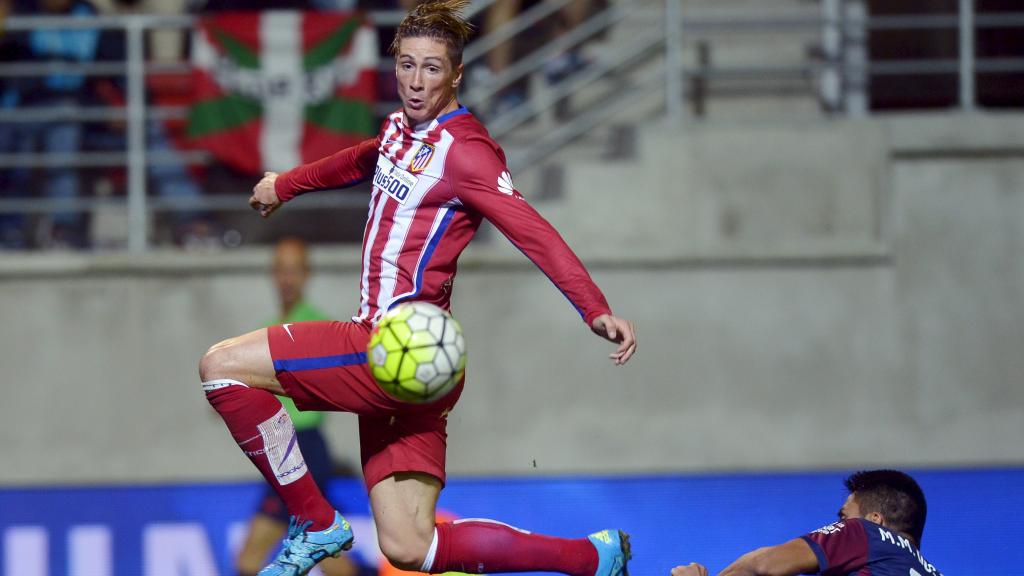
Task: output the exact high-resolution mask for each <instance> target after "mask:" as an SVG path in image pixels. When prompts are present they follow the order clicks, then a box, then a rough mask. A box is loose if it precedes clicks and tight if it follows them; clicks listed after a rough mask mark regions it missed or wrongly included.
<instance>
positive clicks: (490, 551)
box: [199, 0, 636, 576]
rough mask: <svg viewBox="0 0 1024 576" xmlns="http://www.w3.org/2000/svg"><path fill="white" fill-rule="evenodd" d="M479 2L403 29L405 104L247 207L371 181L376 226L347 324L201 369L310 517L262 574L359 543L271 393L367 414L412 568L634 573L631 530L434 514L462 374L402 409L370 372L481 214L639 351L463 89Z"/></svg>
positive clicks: (209, 357)
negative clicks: (400, 308) (371, 358)
mask: <svg viewBox="0 0 1024 576" xmlns="http://www.w3.org/2000/svg"><path fill="white" fill-rule="evenodd" d="M467 4H468V0H433V1H428V2H426V3H423V4H420V5H419V6H418V7H416V8H415V9H413V10H412V11H411V12H410V13H409V14H408V15H407V16H406V18H405V19H404V20H403V21H402V23H401V24H400V25H399V28H398V30H397V32H396V38H395V42H394V44H392V52H393V53H394V55H395V75H396V77H397V81H398V93H399V96H400V97H401V100H402V108H401V109H400V110H398V111H396V112H394V113H392V114H391V115H390V116H388V117H387V119H386V120H385V122H384V124H383V126H382V127H381V131H380V133H379V134H378V136H377V137H376V138H373V139H370V140H366V141H365V142H362V143H361V144H358V145H356V146H353V147H351V148H347V149H345V150H342V151H340V152H337V153H335V154H334V155H332V156H329V157H327V158H324V159H322V160H319V161H317V162H314V163H312V164H308V165H304V166H299V167H297V168H294V169H292V170H289V171H288V172H285V173H282V174H276V173H267V174H266V175H265V176H264V178H263V179H262V180H260V182H259V183H257V185H256V186H255V187H254V189H253V195H252V198H250V201H249V202H250V205H251V206H252V207H253V208H255V209H257V210H258V211H259V212H260V214H261V215H262V216H264V217H266V216H269V215H270V214H271V213H273V212H274V211H275V210H277V209H278V208H279V207H280V206H281V205H282V203H284V202H287V201H288V200H290V199H292V198H294V197H295V196H296V195H298V194H301V193H304V192H309V191H313V190H320V189H327V188H337V187H343V186H348V185H352V184H355V183H357V182H360V181H363V180H367V179H372V182H373V189H372V192H371V194H370V205H369V214H368V218H367V223H366V228H365V232H364V235H363V258H362V275H361V283H360V305H359V310H358V313H357V314H356V316H355V317H354V318H353V319H352V321H351V322H303V323H289V324H283V325H279V326H271V327H270V328H267V329H263V330H257V331H255V332H250V333H248V334H245V335H242V336H239V337H237V338H232V339H229V340H226V341H224V342H221V343H219V344H216V345H215V346H213V347H211V348H210V350H209V351H208V352H207V353H206V354H205V355H204V356H203V358H202V360H201V361H200V366H199V371H200V377H201V379H202V381H203V389H204V390H205V392H206V396H207V399H208V400H209V402H210V404H211V405H212V406H213V407H214V408H215V409H216V410H217V411H218V412H219V413H220V414H221V416H222V417H223V419H224V422H225V423H226V424H227V426H228V429H229V430H230V432H231V435H232V436H233V437H234V439H235V441H236V442H237V443H238V445H239V447H240V448H241V449H242V451H243V452H244V453H245V454H246V455H247V456H248V457H249V458H250V460H251V461H252V462H253V464H255V465H256V467H257V468H258V469H259V470H260V472H261V473H262V474H263V476H264V477H265V478H266V480H267V482H268V483H270V485H271V486H272V487H273V488H274V489H275V490H276V491H277V493H278V494H279V495H280V496H281V499H282V500H284V502H285V503H286V504H287V506H288V510H289V512H290V513H291V515H292V516H293V517H294V518H295V519H296V520H295V522H294V526H293V528H292V529H291V530H289V534H288V538H287V539H286V540H285V544H284V546H283V548H282V550H281V553H280V554H279V555H278V556H277V558H276V559H275V560H274V561H273V562H272V563H271V564H270V565H269V566H267V567H266V568H264V569H263V570H262V571H261V572H260V574H261V575H262V576H272V575H280V574H287V575H293V574H305V573H306V572H307V571H309V569H310V568H311V567H312V566H313V565H314V564H315V563H316V562H318V561H319V560H321V559H322V558H324V557H326V556H330V555H334V554H337V553H338V552H339V551H340V550H344V549H347V548H348V547H350V546H351V544H352V538H353V535H352V532H351V530H350V528H349V525H348V523H347V522H346V521H345V520H344V518H342V517H341V516H340V515H339V514H338V513H337V512H336V511H335V510H334V509H333V508H332V507H331V505H330V504H329V503H328V502H327V501H326V500H324V497H323V496H322V495H321V493H320V491H319V490H318V489H317V487H316V484H315V483H314V482H313V480H312V479H311V478H310V475H309V474H308V473H307V470H306V466H305V464H304V462H303V458H302V454H301V452H300V451H299V450H298V449H297V448H296V446H295V443H294V441H293V439H294V437H295V433H294V427H293V425H292V422H291V420H290V418H289V417H288V413H287V412H285V411H284V410H283V409H282V408H281V403H280V402H279V401H278V400H277V399H276V398H275V397H274V395H273V394H283V395H286V396H288V397H290V398H292V399H293V400H294V401H295V404H296V405H297V406H298V407H299V408H300V409H303V410H336V411H347V412H354V413H356V414H358V415H359V439H360V446H361V452H362V466H363V477H364V482H365V484H366V487H367V489H368V491H369V496H370V506H371V508H372V510H373V517H374V522H375V524H376V527H377V538H378V543H379V544H380V549H381V551H382V552H383V553H384V555H385V556H386V557H387V558H388V559H389V560H390V561H391V563H392V564H394V565H395V566H397V567H399V568H403V569H412V570H418V571H422V572H430V573H435V574H436V573H442V572H446V571H458V572H467V573H474V574H479V573H487V574H490V573H500V572H533V571H536V572H559V573H562V574H570V575H573V576H619V575H623V576H624V575H625V574H626V573H627V572H626V564H627V562H628V560H629V555H630V552H629V542H628V538H627V537H626V535H625V534H624V533H622V532H620V531H619V530H602V531H600V532H596V533H594V534H592V535H590V536H588V537H586V538H575V539H569V538H555V537H550V536H543V535H540V534H532V533H529V532H526V531H524V530H520V529H517V528H513V527H511V526H508V525H505V524H502V523H499V522H495V521H491V520H461V521H457V522H452V523H440V524H436V523H435V520H434V514H435V506H436V503H437V499H438V496H439V494H440V492H441V488H442V487H443V485H444V481H445V447H446V433H445V428H446V417H447V415H448V413H449V412H450V411H451V410H452V409H453V408H454V406H455V403H456V402H457V401H458V399H459V395H460V394H461V392H462V383H461V382H460V383H459V385H458V386H457V387H456V388H455V389H454V390H453V391H452V392H451V393H450V394H448V395H447V396H445V397H443V398H441V399H439V400H437V401H434V402H432V403H429V404H408V403H403V402H400V401H397V400H395V399H393V398H391V397H389V396H388V395H387V394H385V393H384V392H383V390H382V389H381V388H380V387H379V386H378V385H377V384H376V382H375V381H374V380H373V377H372V376H371V375H370V371H369V369H368V367H367V364H366V348H367V342H368V340H369V335H370V330H371V329H372V327H373V326H374V323H375V322H376V321H377V320H378V319H379V318H380V317H381V315H382V314H383V313H384V312H386V311H387V310H388V309H389V308H391V307H394V306H395V305H397V304H399V303H401V302H405V301H426V302H431V303H434V304H437V305H439V306H441V307H442V308H446V309H447V308H448V307H449V300H450V298H451V291H452V282H453V280H454V277H455V270H456V262H457V260H458V256H459V254H460V253H461V252H462V250H463V249H464V248H465V247H466V245H467V244H468V243H469V241H470V239H472V237H473V235H474V233H475V232H476V230H477V228H478V227H479V225H480V223H481V222H482V220H483V219H484V218H486V219H488V220H489V221H491V222H492V223H493V224H494V225H495V226H496V227H497V228H498V230H500V231H501V232H502V233H503V234H504V235H505V236H506V237H508V239H509V240H511V241H512V243H513V244H515V245H516V247H518V248H519V249H520V250H521V251H522V252H523V253H524V254H526V256H527V257H529V258H530V259H531V260H533V262H534V263H535V264H536V265H537V266H538V267H540V268H541V270H542V271H543V272H544V273H545V274H546V275H547V276H548V277H549V278H550V279H551V281H552V282H553V283H554V284H555V285H556V286H557V287H558V289H559V290H560V291H561V292H562V293H563V294H564V295H565V296H566V297H567V298H568V299H569V301H570V302H571V303H572V305H573V306H574V307H575V308H576V309H577V311H578V312H579V313H580V315H581V316H582V318H583V321H584V322H585V323H586V325H587V326H588V327H589V328H590V329H591V330H592V331H593V332H594V333H596V334H597V335H598V336H600V337H603V338H606V339H608V340H610V341H612V342H614V343H616V344H618V346H617V347H616V349H615V351H614V352H612V353H611V354H610V358H611V360H612V362H613V363H614V364H616V365H621V364H625V363H626V362H627V361H628V360H629V359H630V357H631V356H632V355H633V353H634V352H635V350H636V338H635V330H634V327H633V325H632V323H631V322H629V321H627V320H624V319H622V318H619V317H617V316H615V315H613V314H612V313H611V309H610V308H609V306H608V303H607V302H606V300H605V298H604V296H603V294H602V293H601V291H600V290H599V289H598V287H597V286H596V285H595V284H594V282H593V280H592V279H591V278H590V275H589V274H588V273H587V271H586V269H585V268H584V267H583V265H582V264H581V263H580V261H579V259H578V258H577V257H576V256H575V255H574V254H573V252H572V251H571V250H570V249H569V247H568V246H567V245H566V243H565V242H564V241H563V240H562V238H561V236H560V235H559V234H558V233H557V231H555V229H554V228H552V226H551V225H550V224H548V223H547V221H545V220H544V219H543V218H542V217H541V216H540V215H539V214H537V212H536V211H535V210H534V209H533V208H532V207H530V205H529V203H527V202H526V200H525V199H524V198H523V197H522V196H521V195H520V193H519V191H517V190H516V189H515V186H514V185H513V183H512V177H511V176H510V174H509V172H508V169H507V168H506V166H505V157H504V153H503V152H502V150H501V148H500V147H499V146H498V145H497V144H496V143H495V142H494V141H493V140H492V139H491V138H490V136H489V135H488V133H487V130H486V129H485V128H484V127H483V125H482V124H481V123H480V122H479V121H478V120H477V119H476V118H474V116H473V115H472V114H471V113H470V112H469V111H468V110H466V109H465V108H464V107H462V106H460V105H459V103H458V100H457V98H456V94H457V89H458V86H459V83H460V82H461V80H462V71H463V67H462V49H463V46H464V45H465V42H466V39H467V37H468V35H469V33H470V27H469V25H468V24H467V23H466V22H465V20H463V19H462V18H461V17H460V16H459V14H458V12H459V10H461V9H462V8H464V7H465V6H466V5H467Z"/></svg>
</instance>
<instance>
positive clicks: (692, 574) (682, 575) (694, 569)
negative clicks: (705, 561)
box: [672, 562, 708, 576]
mask: <svg viewBox="0 0 1024 576" xmlns="http://www.w3.org/2000/svg"><path fill="white" fill-rule="evenodd" d="M672 576H708V569H707V568H705V567H704V566H701V565H700V564H697V563H696V562H690V563H689V564H687V565H686V566H676V567H675V568H673V569H672Z"/></svg>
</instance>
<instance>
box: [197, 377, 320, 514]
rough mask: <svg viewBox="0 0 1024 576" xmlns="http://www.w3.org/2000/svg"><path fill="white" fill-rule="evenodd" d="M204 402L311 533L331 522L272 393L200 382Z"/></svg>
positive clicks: (287, 420) (227, 382)
mask: <svg viewBox="0 0 1024 576" xmlns="http://www.w3.org/2000/svg"><path fill="white" fill-rule="evenodd" d="M203 388H204V389H206V399H207V400H209V401H210V405H211V406H213V408H214V409H215V410H216V411H217V412H219V413H220V415H221V417H222V418H224V423H225V424H227V425H228V430H230V431H231V435H232V436H233V437H234V438H235V442H237V443H238V446H239V448H241V449H242V452H245V455H246V456H248V457H249V460H251V461H252V463H253V464H255V465H256V467H257V468H259V471H260V472H261V473H262V474H263V477H264V478H265V479H266V480H267V482H268V483H269V484H270V485H271V487H273V488H274V490H275V491H276V492H277V495H278V496H280V497H281V500H283V501H284V504H285V506H287V507H288V512H289V513H291V514H292V515H293V516H297V517H299V518H301V519H302V520H304V521H305V520H311V521H312V522H313V525H312V526H310V528H309V529H310V530H323V529H325V528H327V527H328V526H330V525H331V522H333V521H334V507H333V506H331V504H330V503H329V502H327V500H326V499H324V497H323V495H322V494H321V493H320V489H319V488H318V487H317V485H316V482H314V481H313V476H312V474H310V473H309V470H308V469H307V468H306V462H305V460H304V459H303V458H302V452H301V451H300V450H299V446H298V444H297V443H296V439H295V438H296V437H295V426H294V425H293V424H292V419H291V417H290V416H288V412H286V411H285V409H284V407H283V406H281V402H280V401H279V400H278V399H277V398H275V397H274V395H273V394H271V393H270V392H267V391H266V390H260V389H258V388H249V387H248V386H245V385H244V384H242V383H241V382H234V381H231V380H216V381H213V382H204V383H203Z"/></svg>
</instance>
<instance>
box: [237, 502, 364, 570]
mask: <svg viewBox="0 0 1024 576" xmlns="http://www.w3.org/2000/svg"><path fill="white" fill-rule="evenodd" d="M310 524H312V522H303V523H301V524H300V523H299V522H298V521H297V520H296V518H295V517H294V516H292V519H291V523H290V525H289V526H288V537H287V538H285V540H284V546H282V547H281V552H280V553H278V555H277V558H275V559H274V561H273V562H271V563H270V565H269V566H267V567H266V568H264V569H263V570H260V573H259V574H258V575H257V576H301V575H302V574H306V573H307V572H309V571H310V570H312V569H313V566H316V564H317V562H319V561H321V560H323V559H324V558H327V557H328V556H338V555H340V554H341V551H342V550H348V549H349V548H351V547H352V540H353V539H354V536H353V535H352V527H351V526H349V524H348V521H347V520H345V519H344V518H343V517H342V516H341V514H339V513H338V512H337V511H335V512H334V522H333V523H331V525H330V526H329V527H327V528H325V529H324V530H320V531H319V532H312V531H309V532H307V531H306V528H309V526H310Z"/></svg>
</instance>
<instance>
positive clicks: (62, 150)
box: [0, 0, 100, 248]
mask: <svg viewBox="0 0 1024 576" xmlns="http://www.w3.org/2000/svg"><path fill="white" fill-rule="evenodd" d="M11 12H12V14H20V15H27V14H33V15H47V16H63V17H71V18H92V17H94V16H95V15H96V8H95V7H94V6H93V5H92V4H91V3H89V2H88V1H87V0H36V1H28V0H24V1H20V2H19V1H17V0H15V1H14V2H13V3H12V11H11ZM99 34H100V33H99V30H96V29H89V28H75V29H64V30H62V29H59V28H37V29H34V30H31V31H29V32H24V33H22V32H19V33H10V34H9V35H7V37H5V38H4V42H5V44H6V45H5V46H4V52H5V59H6V58H13V59H15V60H19V61H28V62H37V63H39V64H40V65H45V64H50V63H58V62H69V63H79V62H92V61H93V60H94V59H95V57H96V47H97V44H98V41H99ZM85 82H86V78H85V76H83V75H81V74H49V75H46V76H22V77H17V78H8V79H7V82H6V83H5V86H4V91H3V93H2V94H0V105H2V106H3V107H4V108H6V109H13V108H50V109H55V110H57V111H62V112H64V113H65V114H66V117H67V118H68V119H60V120H50V121H31V122H12V123H3V124H0V153H8V154H12V153H14V154H30V153H33V152H36V151H41V152H45V153H48V154H59V155H68V154H74V153H76V152H78V151H79V150H80V149H81V144H82V125H81V123H79V122H78V121H77V120H76V119H74V111H75V109H76V108H78V106H79V105H80V104H81V98H82V96H83V94H84V92H85V91H84V90H83V88H84V87H85ZM0 176H2V177H3V181H2V182H0V189H2V190H3V191H4V195H5V196H8V197H14V196H22V197H24V196H29V191H30V190H31V189H32V184H31V172H30V170H29V169H28V168H16V169H13V170H7V171H6V172H4V173H0ZM80 188H81V182H80V177H79V173H78V171H77V169H76V168H74V167H72V166H70V165H68V164H66V163H64V162H59V163H58V164H56V165H53V166H48V167H46V168H45V170H44V174H43V186H42V191H43V195H44V196H45V197H47V198H53V199H73V198H77V197H79V195H80V192H81V191H80ZM84 224H85V222H84V218H83V215H82V214H80V213H76V212H60V213H56V214H53V215H52V216H51V217H49V218H45V219H43V221H42V225H41V226H40V229H39V231H38V233H37V238H36V239H35V242H36V244H38V245H39V246H41V247H44V248H81V247H84V246H85V245H86V237H85V230H84ZM0 242H3V244H4V245H5V246H6V247H10V248H23V247H27V246H29V245H30V244H31V239H30V238H29V234H28V231H27V230H26V228H25V222H24V218H22V217H20V216H8V217H6V218H4V219H3V220H2V221H0Z"/></svg>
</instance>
